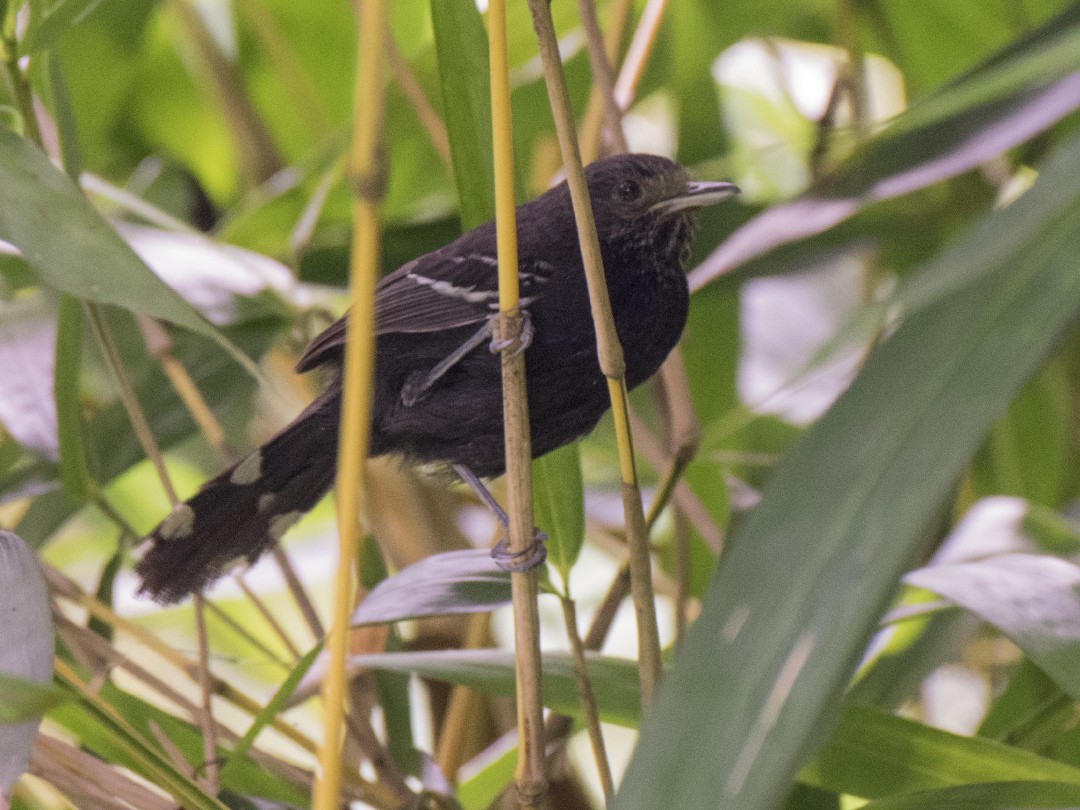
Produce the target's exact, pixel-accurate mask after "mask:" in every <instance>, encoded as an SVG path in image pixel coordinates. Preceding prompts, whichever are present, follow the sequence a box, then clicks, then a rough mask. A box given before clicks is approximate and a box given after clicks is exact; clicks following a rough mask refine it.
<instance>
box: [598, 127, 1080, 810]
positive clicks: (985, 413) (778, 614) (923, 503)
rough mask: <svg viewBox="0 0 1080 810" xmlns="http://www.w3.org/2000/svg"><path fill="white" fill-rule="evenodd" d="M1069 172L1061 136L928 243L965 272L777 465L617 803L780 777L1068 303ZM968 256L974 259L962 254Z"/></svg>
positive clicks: (635, 804) (1078, 163)
mask: <svg viewBox="0 0 1080 810" xmlns="http://www.w3.org/2000/svg"><path fill="white" fill-rule="evenodd" d="M1077 174H1080V140H1073V141H1072V142H1070V143H1069V144H1068V145H1067V146H1065V147H1064V148H1062V149H1061V151H1060V153H1059V154H1058V155H1056V156H1055V158H1054V159H1053V160H1051V161H1048V163H1047V165H1046V166H1045V167H1044V168H1043V172H1042V173H1041V175H1040V179H1039V181H1038V182H1037V183H1036V184H1035V186H1034V187H1033V188H1032V189H1031V190H1030V191H1029V192H1028V193H1027V194H1026V195H1025V196H1024V197H1022V198H1021V199H1020V200H1019V201H1017V202H1016V203H1014V204H1013V205H1012V206H1011V207H1009V208H1006V209H1004V210H1002V211H998V212H994V213H993V214H992V215H990V216H988V217H986V218H985V220H984V221H983V222H982V223H980V224H979V226H978V227H976V228H974V229H973V230H972V231H971V233H969V234H968V235H967V236H966V237H965V238H964V239H962V240H960V241H959V242H958V243H957V244H955V245H954V246H953V248H952V249H950V250H947V251H945V252H944V253H942V254H941V255H940V256H939V257H937V259H936V260H935V261H934V262H933V263H932V264H931V265H930V266H929V267H928V268H927V270H926V272H928V273H933V272H935V271H937V272H942V273H944V272H951V271H952V268H953V267H954V266H955V267H959V269H960V270H961V271H962V272H967V273H969V274H970V275H968V276H967V277H968V278H971V279H973V280H972V281H970V282H969V283H967V284H966V285H963V286H961V287H959V288H958V289H956V290H955V291H954V292H953V293H951V294H949V295H947V296H944V297H942V298H940V299H938V300H936V301H935V302H934V303H932V304H930V305H928V306H927V307H925V308H923V309H921V310H919V311H918V312H916V313H915V314H913V315H912V316H911V317H910V318H909V319H908V320H906V321H905V322H903V323H902V324H901V325H900V327H899V328H898V330H897V331H896V332H895V333H894V334H893V335H892V336H891V337H889V338H888V339H887V340H885V341H884V342H883V343H881V344H880V345H878V346H877V347H875V349H874V350H873V351H872V352H871V353H870V355H869V356H868V358H867V361H866V365H865V367H864V368H863V370H862V373H861V374H860V375H859V376H858V378H857V379H856V380H855V382H854V383H853V384H852V386H851V388H849V389H848V390H847V391H846V392H845V393H844V395H843V396H841V398H840V399H839V400H838V401H837V403H836V404H835V405H834V406H833V408H832V409H831V410H830V411H829V412H828V413H827V414H826V415H825V416H824V417H822V419H821V420H820V421H819V422H818V423H817V424H816V425H814V427H813V428H811V429H810V430H809V431H808V432H807V434H806V435H805V437H804V438H803V440H802V441H801V442H800V443H799V444H798V445H797V446H796V447H795V449H794V450H793V451H792V452H791V453H789V454H788V455H787V456H786V457H785V458H784V460H783V461H782V462H781V463H780V464H779V465H778V467H777V469H776V470H775V471H774V472H773V476H772V478H771V479H770V482H769V485H768V487H767V489H766V491H765V493H764V495H763V498H762V500H761V503H760V504H759V505H758V506H757V507H756V508H755V510H754V511H753V512H752V513H751V515H750V517H749V519H748V521H747V523H746V524H744V525H743V527H742V529H743V530H742V531H741V532H737V533H736V536H735V537H733V538H732V542H731V548H730V550H729V551H728V552H727V555H726V557H725V559H724V561H723V565H722V566H721V568H720V570H719V571H718V574H717V576H716V577H715V578H714V580H713V583H712V585H711V587H710V588H709V591H708V592H707V594H706V597H705V600H704V604H703V607H702V613H701V616H700V618H699V619H698V621H697V622H696V623H695V624H694V625H693V627H691V629H690V631H689V633H688V634H687V637H686V639H685V640H684V642H683V646H682V651H681V656H680V658H679V660H678V663H677V665H676V667H675V669H674V671H673V672H672V673H671V674H670V675H669V676H668V677H667V679H666V680H665V681H664V682H663V684H662V685H661V689H660V695H659V698H658V700H657V703H656V706H655V707H654V709H653V711H652V714H651V715H650V717H651V718H652V720H651V722H650V723H649V724H648V725H647V727H646V728H645V729H644V733H643V735H642V738H641V742H640V745H639V747H638V750H637V752H636V754H635V757H634V760H633V761H632V763H631V766H630V768H629V770H628V771H627V775H626V779H625V781H624V782H623V787H622V789H621V790H620V792H619V794H618V797H617V799H616V801H615V804H614V807H615V808H618V810H631V808H634V809H636V808H654V807H660V806H671V805H674V806H680V807H704V806H709V807H714V808H718V810H723V808H734V807H738V808H740V810H757V808H771V807H774V806H775V805H776V803H777V802H778V801H780V800H781V799H782V798H783V796H784V795H785V794H786V792H787V790H788V789H789V788H790V785H791V780H792V778H793V777H794V774H795V771H796V770H797V768H798V766H799V764H800V762H801V761H802V760H803V758H804V757H805V756H806V753H807V748H808V747H809V746H810V745H811V744H812V741H813V739H814V737H815V735H817V734H819V733H820V728H821V725H822V724H823V723H824V722H825V721H826V718H827V716H828V715H829V713H830V711H831V710H835V707H836V706H837V702H838V699H839V695H840V692H841V690H842V689H843V688H844V686H845V685H846V683H847V681H848V678H849V677H850V675H851V672H852V670H853V668H854V666H855V663H856V662H857V660H858V658H859V656H860V654H861V652H862V649H863V646H864V644H865V643H866V640H867V638H868V637H869V635H870V634H871V633H872V632H873V630H874V627H875V624H876V621H877V618H878V616H880V614H881V612H882V611H883V609H884V607H885V605H886V604H887V601H888V600H889V598H890V597H891V596H892V594H893V593H894V592H895V589H896V587H897V581H898V579H899V576H900V574H901V572H902V571H903V570H904V569H905V568H906V567H907V564H908V562H909V560H911V559H912V557H913V555H914V554H915V553H916V551H917V550H918V549H919V547H920V545H921V544H922V542H923V541H924V539H925V538H924V531H925V528H926V526H927V525H928V523H929V521H930V520H931V518H932V517H933V516H934V514H935V511H936V510H937V508H938V507H939V505H940V503H941V501H942V499H943V498H944V497H945V496H946V495H947V494H948V492H949V490H950V488H951V487H952V485H953V483H954V481H955V480H956V478H957V476H958V475H959V474H960V472H961V471H962V469H963V468H964V466H965V465H966V464H967V463H968V462H969V461H970V459H971V456H972V454H973V453H974V452H975V450H976V448H977V447H978V445H979V443H980V442H981V440H982V436H983V435H984V433H985V432H986V430H987V429H988V427H989V426H990V424H992V422H993V421H994V420H995V419H996V418H998V417H999V416H1000V414H1001V413H1002V412H1003V411H1004V409H1005V408H1006V406H1007V405H1008V403H1009V401H1010V400H1011V399H1012V398H1013V397H1014V396H1015V395H1016V393H1017V391H1018V390H1019V389H1020V387H1021V385H1022V384H1023V381H1024V380H1025V379H1026V378H1027V377H1028V376H1029V375H1030V374H1031V373H1032V372H1033V370H1034V369H1035V368H1036V367H1037V366H1038V365H1039V364H1040V363H1041V362H1042V359H1043V357H1044V356H1045V354H1046V353H1047V352H1048V351H1049V350H1050V349H1051V348H1052V346H1053V345H1054V343H1055V341H1056V339H1057V337H1058V335H1059V334H1060V332H1061V331H1062V330H1063V329H1064V328H1065V327H1066V326H1067V325H1068V324H1069V323H1070V322H1071V321H1072V319H1073V318H1074V317H1075V315H1076V312H1077V310H1078V309H1080V274H1077V273H1076V267H1075V258H1074V257H1075V256H1076V255H1077V253H1080V197H1078V189H1077V187H1076V185H1075V183H1073V182H1072V178H1074V177H1075V176H1077ZM975 256H978V259H977V260H978V261H981V262H986V263H987V264H986V265H985V266H978V267H972V266H970V265H971V263H972V262H973V261H976V259H975V258H974V257H975ZM763 560H767V561H768V564H767V565H766V564H762V561H763ZM717 684H723V688H722V689H718V688H717V686H716V685H717Z"/></svg>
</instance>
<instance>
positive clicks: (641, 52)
mask: <svg viewBox="0 0 1080 810" xmlns="http://www.w3.org/2000/svg"><path fill="white" fill-rule="evenodd" d="M667 3H668V0H649V2H648V3H647V4H646V5H645V10H644V11H642V12H641V20H640V22H638V27H637V29H636V30H635V31H634V38H633V39H632V40H630V47H629V48H628V49H627V51H626V60H625V61H624V62H623V66H622V70H620V71H619V78H618V79H617V80H616V82H615V101H616V103H618V105H619V107H620V108H621V109H623V110H626V109H629V107H630V102H631V101H633V100H634V93H635V92H636V91H637V85H638V82H639V81H640V80H641V74H642V73H644V72H645V63H646V62H647V61H648V59H649V56H650V54H651V53H652V49H653V45H654V44H655V43H656V33H657V31H659V30H660V20H662V19H663V17H664V9H665V8H667Z"/></svg>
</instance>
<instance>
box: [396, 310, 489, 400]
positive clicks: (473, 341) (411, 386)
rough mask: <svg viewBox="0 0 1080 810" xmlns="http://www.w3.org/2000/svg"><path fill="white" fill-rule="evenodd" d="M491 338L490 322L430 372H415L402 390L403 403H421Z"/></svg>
mask: <svg viewBox="0 0 1080 810" xmlns="http://www.w3.org/2000/svg"><path fill="white" fill-rule="evenodd" d="M490 337H491V321H488V322H487V323H485V324H484V325H483V326H481V327H480V328H479V329H477V330H476V332H475V333H474V334H473V335H472V336H471V337H470V338H469V339H468V340H466V341H465V342H464V343H462V344H461V345H460V346H458V347H457V348H456V349H454V351H452V352H451V353H450V354H448V355H447V356H446V357H444V358H443V359H442V360H440V361H439V362H438V363H436V364H435V366H433V367H432V368H431V370H430V371H428V372H426V373H425V372H423V371H414V372H413V373H412V374H410V375H409V379H408V380H406V381H405V385H404V386H402V389H401V402H402V404H404V405H405V406H406V407H411V406H413V405H415V404H416V403H417V402H419V401H420V400H421V399H422V398H423V396H424V395H425V394H426V393H427V392H428V391H430V390H431V387H432V386H433V385H435V383H437V382H438V381H439V379H440V378H441V377H442V376H443V375H444V374H446V372H448V371H449V370H450V369H452V368H453V367H454V366H456V365H457V364H458V363H460V362H461V358H463V357H464V356H465V355H467V354H468V353H469V352H471V351H472V350H473V349H475V348H476V347H477V346H479V345H480V344H481V343H483V342H484V341H485V340H487V339H488V338H490Z"/></svg>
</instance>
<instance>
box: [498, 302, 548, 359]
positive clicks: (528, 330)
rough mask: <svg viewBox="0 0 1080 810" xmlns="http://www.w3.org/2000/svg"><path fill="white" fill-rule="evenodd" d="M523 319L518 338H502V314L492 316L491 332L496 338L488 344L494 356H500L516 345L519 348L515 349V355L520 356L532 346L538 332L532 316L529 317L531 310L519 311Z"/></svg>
mask: <svg viewBox="0 0 1080 810" xmlns="http://www.w3.org/2000/svg"><path fill="white" fill-rule="evenodd" d="M519 312H520V315H519V317H520V318H521V331H520V332H519V333H518V336H517V337H516V338H510V337H501V336H500V335H499V319H500V318H502V313H501V312H500V313H498V314H496V315H492V316H491V332H492V334H493V335H494V337H492V338H491V343H489V344H488V349H489V350H490V351H491V353H492V354H499V353H500V352H502V351H503V349H506V348H509V347H510V346H513V345H514V344H515V343H516V344H517V346H516V347H515V348H514V354H520V353H521V352H523V351H525V350H526V349H527V348H529V346H531V345H532V342H533V337H535V336H536V330H535V329H534V328H533V322H532V316H531V315H529V310H527V309H522V310H520V311H519Z"/></svg>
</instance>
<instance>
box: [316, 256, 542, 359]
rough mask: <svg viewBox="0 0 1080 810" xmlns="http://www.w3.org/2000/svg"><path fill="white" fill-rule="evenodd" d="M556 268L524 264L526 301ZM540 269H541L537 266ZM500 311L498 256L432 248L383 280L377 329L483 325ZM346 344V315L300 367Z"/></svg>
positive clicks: (431, 329) (438, 329)
mask: <svg viewBox="0 0 1080 810" xmlns="http://www.w3.org/2000/svg"><path fill="white" fill-rule="evenodd" d="M550 270H551V268H550V267H549V266H547V265H545V266H543V267H539V268H529V269H527V268H522V270H521V272H520V274H519V281H520V286H521V290H520V293H521V306H522V307H523V308H524V307H527V306H528V305H529V304H530V303H531V302H532V301H533V300H535V298H536V295H538V294H539V292H540V290H541V288H542V287H543V285H544V284H545V283H546V282H547V280H548V277H549V275H550ZM534 271H535V272H534ZM498 311H499V293H498V261H497V260H496V259H495V257H494V256H491V255H488V254H487V253H482V252H473V253H456V252H451V251H448V250H446V249H445V248H444V249H443V250H438V251H435V252H434V253H429V254H426V255H424V256H421V257H419V258H417V259H414V260H413V261H411V262H408V263H407V264H405V265H402V266H401V267H400V268H398V269H397V270H395V271H394V272H393V273H391V274H390V275H389V276H387V277H386V278H384V279H383V280H382V281H381V282H379V286H378V288H377V289H376V294H375V334H376V335H385V334H390V333H412V334H417V333H427V332H441V331H443V330H446V329H454V328H457V327H461V326H470V325H474V324H475V325H479V324H482V323H484V322H485V321H487V320H488V318H490V317H491V316H492V315H494V314H495V313H496V312H498ZM344 345H345V318H341V319H340V320H338V321H336V322H335V323H334V324H332V325H331V326H330V327H329V328H327V329H326V331H325V332H323V333H322V334H320V335H319V336H318V337H316V338H315V339H314V340H313V341H312V342H311V345H310V346H308V348H307V351H305V352H304V356H303V357H301V358H300V362H299V363H298V364H297V366H296V369H297V371H301V372H303V371H308V370H309V369H312V368H315V367H316V366H318V365H321V364H322V363H323V362H325V360H326V359H327V358H328V357H329V356H331V355H332V354H336V353H338V352H340V351H341V349H342V347H343V346H344Z"/></svg>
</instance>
